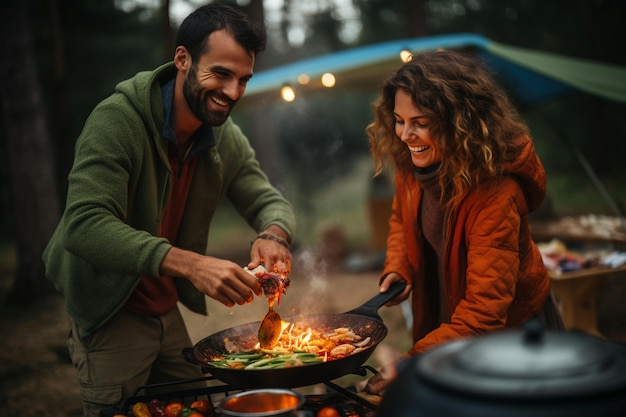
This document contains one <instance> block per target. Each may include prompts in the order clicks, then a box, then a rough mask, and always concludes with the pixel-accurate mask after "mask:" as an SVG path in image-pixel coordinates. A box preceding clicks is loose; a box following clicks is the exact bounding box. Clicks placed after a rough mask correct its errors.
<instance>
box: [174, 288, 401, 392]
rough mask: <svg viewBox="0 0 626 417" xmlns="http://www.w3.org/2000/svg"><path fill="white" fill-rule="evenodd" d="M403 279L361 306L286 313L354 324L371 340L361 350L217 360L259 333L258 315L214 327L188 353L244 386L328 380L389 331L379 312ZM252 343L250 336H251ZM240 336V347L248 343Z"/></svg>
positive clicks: (356, 364)
mask: <svg viewBox="0 0 626 417" xmlns="http://www.w3.org/2000/svg"><path fill="white" fill-rule="evenodd" d="M404 288H405V283H395V284H393V285H392V286H391V288H389V290H388V291H387V292H385V293H378V294H376V295H375V296H374V297H372V298H371V299H370V300H368V301H366V302H365V303H364V304H363V305H361V306H360V307H357V308H355V309H353V310H350V311H347V312H345V313H341V314H309V315H298V316H292V317H287V318H285V319H283V320H284V321H285V322H287V323H295V324H297V325H298V326H300V327H310V328H311V329H318V330H321V331H328V330H332V329H350V330H351V331H353V332H354V333H355V334H357V335H359V336H360V339H361V340H363V341H365V340H366V341H367V344H366V345H364V346H362V347H360V348H359V349H358V350H357V351H354V352H353V353H350V354H347V355H345V356H341V357H339V358H337V359H332V360H327V361H324V362H315V363H310V364H302V365H298V366H289V367H279V368H274V369H255V368H253V369H246V368H230V367H220V366H216V365H215V363H216V361H219V359H220V358H223V357H224V356H225V355H228V354H229V353H230V352H232V351H233V346H228V345H230V344H232V343H233V341H235V343H236V342H237V341H240V340H241V341H244V340H248V341H250V340H251V338H253V339H256V335H257V331H258V328H259V324H260V322H259V321H256V322H252V323H247V324H243V325H240V326H235V327H232V328H229V329H226V330H222V331H219V332H217V333H214V334H212V335H210V336H208V337H206V338H204V339H202V340H201V341H199V342H198V343H196V345H195V346H194V347H193V349H192V350H191V352H189V353H188V354H187V355H186V356H187V358H188V359H189V360H191V361H192V362H195V363H197V364H200V365H202V366H203V367H204V368H205V370H207V371H208V372H210V373H211V375H213V376H214V377H215V378H217V379H218V380H220V381H222V382H224V383H226V384H229V385H232V386H236V387H240V388H271V387H274V388H295V387H302V386H306V385H313V384H317V383H321V382H325V381H330V380H332V379H335V378H339V377H341V376H344V375H348V374H350V373H353V372H355V371H357V370H358V369H359V368H360V367H361V365H363V363H364V362H365V361H366V360H367V359H369V357H370V356H371V355H372V353H373V352H374V349H376V346H378V344H379V343H380V342H381V341H382V340H383V339H384V338H385V337H386V336H387V327H386V326H385V325H384V323H383V320H382V318H381V317H380V316H379V315H378V309H379V308H380V307H382V306H383V305H384V304H385V303H386V302H388V301H389V300H391V299H392V298H394V297H395V296H396V295H398V294H400V293H401V292H402V291H403V290H404ZM248 343H249V342H248ZM245 345H246V344H245V343H243V342H242V346H243V348H242V350H245V349H246V346H245Z"/></svg>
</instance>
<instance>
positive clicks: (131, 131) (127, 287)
mask: <svg viewBox="0 0 626 417" xmlns="http://www.w3.org/2000/svg"><path fill="white" fill-rule="evenodd" d="M175 75H176V68H175V67H174V65H173V64H172V63H168V64H165V65H163V66H161V67H159V68H157V69H156V70H155V71H150V72H141V73H138V74H137V75H136V76H135V77H133V78H131V79H129V80H126V81H123V82H121V83H119V84H118V85H117V87H116V91H115V93H114V94H113V95H111V96H110V97H108V98H106V99H105V100H103V101H102V102H101V103H100V104H99V105H98V106H97V107H96V108H95V109H94V110H93V112H92V113H91V115H90V116H89V118H88V119H87V121H86V123H85V126H84V129H83V131H82V133H81V135H80V137H79V138H78V140H77V142H76V148H75V160H74V165H73V168H72V170H71V172H70V175H69V185H68V194H67V202H66V208H65V212H64V214H63V217H62V218H61V221H60V223H59V225H58V227H57V229H56V231H55V232H54V235H53V236H52V238H51V240H50V242H49V243H48V246H47V248H46V250H45V252H44V254H43V259H44V262H45V266H46V275H47V277H48V278H49V279H50V280H52V281H53V282H54V284H55V286H56V288H57V289H58V290H59V291H60V292H61V293H62V294H63V296H64V298H65V302H66V306H67V310H68V313H69V314H70V315H71V316H72V317H73V318H74V319H75V320H76V321H77V322H78V324H79V325H80V327H81V329H82V330H83V331H84V332H85V333H89V332H91V331H93V330H95V329H97V328H98V327H99V326H101V325H102V324H103V323H105V322H106V321H107V320H108V319H109V318H110V317H111V316H113V315H114V314H115V313H116V312H117V311H118V310H119V309H120V308H121V307H122V306H123V305H124V303H125V301H126V300H127V299H128V297H129V296H130V294H131V293H132V291H133V289H134V288H135V286H136V285H137V283H138V282H139V279H140V277H142V276H151V277H158V276H159V266H160V264H161V262H162V260H163V258H164V257H165V254H166V253H167V251H168V250H169V249H170V248H171V247H172V244H171V243H170V242H168V241H167V240H166V239H164V238H161V237H159V231H160V228H161V221H162V219H163V212H164V210H165V206H166V203H167V201H168V198H169V195H170V192H171V182H172V181H171V180H172V170H171V167H170V164H169V162H168V156H167V155H168V141H167V139H165V138H163V136H162V134H161V132H162V127H163V123H164V116H163V103H162V98H161V86H162V85H164V84H165V83H167V82H168V81H170V80H172V79H173V78H174V77H175ZM213 133H214V136H215V146H212V147H210V148H208V149H205V150H204V151H203V152H202V153H201V154H199V155H197V158H198V161H197V165H196V171H195V177H194V179H193V181H192V184H191V189H190V192H189V198H188V202H187V205H186V208H185V213H184V217H183V220H182V224H181V226H180V229H179V233H178V237H177V242H176V246H177V247H180V248H183V249H188V250H192V251H194V252H197V253H206V246H207V240H208V233H209V228H210V223H211V219H212V217H213V215H214V213H215V211H216V209H217V207H218V204H219V203H220V201H222V200H223V199H224V198H228V199H229V200H230V201H231V202H232V204H233V205H234V207H235V208H236V209H237V211H238V212H239V213H240V214H241V216H242V217H243V218H244V219H245V220H246V222H247V223H248V224H249V225H250V226H251V227H252V228H253V229H254V230H256V231H260V230H263V229H265V228H266V227H268V226H269V225H271V224H275V225H278V226H280V227H281V228H283V229H284V230H285V231H286V232H287V233H288V234H289V235H290V236H291V235H292V234H293V232H294V228H295V219H294V214H293V210H292V207H291V205H290V204H289V203H288V202H287V200H285V198H284V197H283V196H282V195H281V194H280V193H279V192H278V191H277V190H276V189H275V188H274V187H273V186H272V185H271V184H270V182H269V181H268V178H267V176H266V175H265V174H264V173H263V172H262V171H261V169H260V166H259V163H258V161H257V160H256V159H255V153H254V150H253V149H252V147H251V146H250V143H249V142H248V139H247V138H246V137H245V136H244V134H243V133H242V132H241V130H240V129H239V127H238V126H237V125H235V124H234V123H233V121H232V120H231V119H228V121H226V123H224V124H223V125H222V126H219V127H215V128H214V129H213ZM175 281H176V285H177V288H178V294H179V299H180V301H181V302H182V303H183V304H184V305H185V306H187V307H188V308H189V309H191V310H192V311H195V312H198V313H201V314H206V305H205V297H204V295H203V294H202V293H200V292H199V291H197V290H196V289H195V287H193V285H192V284H191V283H190V282H189V281H188V280H186V279H182V278H177V279H175Z"/></svg>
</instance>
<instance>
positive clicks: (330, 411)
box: [317, 407, 341, 417]
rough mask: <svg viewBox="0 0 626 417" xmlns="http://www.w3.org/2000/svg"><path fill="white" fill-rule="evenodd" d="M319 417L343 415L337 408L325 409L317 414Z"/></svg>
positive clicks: (339, 416)
mask: <svg viewBox="0 0 626 417" xmlns="http://www.w3.org/2000/svg"><path fill="white" fill-rule="evenodd" d="M317 417H341V414H339V411H337V409H336V408H333V407H324V408H322V409H321V410H320V411H318V412H317Z"/></svg>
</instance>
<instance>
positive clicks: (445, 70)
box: [366, 51, 528, 207]
mask: <svg viewBox="0 0 626 417" xmlns="http://www.w3.org/2000/svg"><path fill="white" fill-rule="evenodd" d="M400 89H401V90H403V91H406V92H407V93H408V94H410V95H411V97H412V98H413V102H414V103H415V105H416V106H417V107H418V108H419V109H420V111H421V112H422V113H423V114H424V115H425V116H427V117H428V118H429V120H430V122H429V129H430V135H431V136H432V137H433V138H435V139H434V140H435V141H436V142H437V145H438V146H439V149H440V152H441V155H442V161H441V166H440V176H439V181H440V184H441V189H442V195H441V202H442V203H444V199H447V198H449V200H448V201H447V203H446V204H448V205H450V206H452V207H454V206H456V205H457V204H458V202H459V201H460V199H461V198H462V197H463V196H464V195H465V194H466V193H467V192H468V191H469V190H470V189H471V188H473V187H475V186H477V185H478V184H480V182H481V181H482V180H483V179H485V178H493V177H496V176H498V175H500V174H501V173H502V170H503V166H504V164H505V163H506V161H507V160H508V158H509V156H508V152H511V151H514V149H512V148H513V146H512V145H513V140H514V139H515V138H516V137H518V136H520V135H522V134H528V127H527V125H526V124H525V123H524V122H523V121H522V119H521V117H520V116H519V114H518V112H517V110H516V109H515V107H514V106H513V105H512V103H511V101H510V100H509V98H508V96H507V93H506V91H505V90H504V89H503V88H502V87H501V86H500V85H499V84H498V82H497V81H496V78H495V77H494V76H493V75H492V74H491V73H490V72H489V71H488V70H487V68H486V67H485V66H484V65H483V64H482V63H481V61H479V60H478V59H477V58H475V57H473V56H471V55H469V54H466V53H462V52H455V51H432V52H424V53H420V54H417V55H414V56H413V58H412V59H411V60H410V61H409V62H408V63H406V64H404V65H402V66H401V67H400V68H398V69H397V70H396V71H395V72H394V73H393V74H391V75H390V76H389V77H388V78H386V79H385V80H384V82H383V84H382V92H381V96H380V97H379V98H378V100H376V101H375V102H374V103H373V104H372V111H373V114H374V120H373V121H372V123H370V124H369V125H368V126H367V128H366V133H367V136H368V140H369V146H370V153H371V155H372V157H373V160H374V167H375V173H376V175H378V174H380V173H381V172H382V171H383V169H384V167H385V166H386V165H387V164H390V165H393V166H394V167H395V169H396V170H397V171H398V172H405V173H406V172H408V171H412V170H413V168H414V167H413V164H412V162H411V156H410V153H409V151H408V150H407V146H406V144H404V143H403V142H402V141H401V140H400V138H398V136H397V135H396V133H395V118H394V114H393V112H394V102H395V95H396V92H397V91H398V90H400Z"/></svg>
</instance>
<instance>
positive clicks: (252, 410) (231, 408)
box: [217, 389, 304, 417]
mask: <svg viewBox="0 0 626 417" xmlns="http://www.w3.org/2000/svg"><path fill="white" fill-rule="evenodd" d="M303 403H304V396H303V395H302V394H299V393H297V392H294V391H290V390H286V389H259V390H252V391H244V392H240V393H238V394H234V395H231V396H229V397H226V398H224V399H223V400H222V401H221V402H220V403H219V404H218V405H217V409H218V411H219V412H220V415H223V416H234V417H265V416H276V417H278V416H285V417H286V416H295V415H296V411H297V410H298V409H299V408H300V407H301V406H302V404H303Z"/></svg>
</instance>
